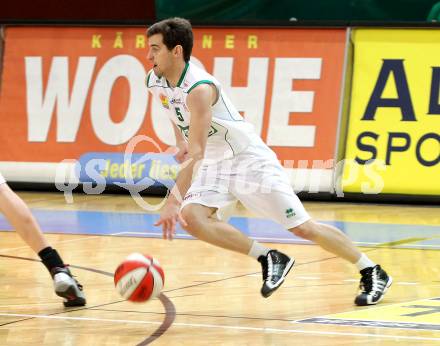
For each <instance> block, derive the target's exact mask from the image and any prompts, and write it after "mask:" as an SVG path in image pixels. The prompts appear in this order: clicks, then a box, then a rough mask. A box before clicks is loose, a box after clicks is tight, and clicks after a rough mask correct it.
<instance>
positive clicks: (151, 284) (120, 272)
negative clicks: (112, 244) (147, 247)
mask: <svg viewBox="0 0 440 346" xmlns="http://www.w3.org/2000/svg"><path fill="white" fill-rule="evenodd" d="M164 280H165V276H164V273H163V269H162V267H161V266H160V264H159V261H158V260H157V259H155V258H153V257H151V256H148V255H142V254H140V253H132V254H131V255H129V256H128V257H127V258H126V259H125V260H124V261H123V262H122V263H121V264H120V265H119V266H118V268H116V271H115V275H114V281H115V286H116V290H117V291H118V292H119V294H120V295H121V296H122V297H124V298H125V299H127V300H130V301H132V302H145V301H147V300H149V299H152V298H155V297H157V296H158V295H159V294H160V292H161V291H162V288H163V285H164Z"/></svg>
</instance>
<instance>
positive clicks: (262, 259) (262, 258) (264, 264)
mask: <svg viewBox="0 0 440 346" xmlns="http://www.w3.org/2000/svg"><path fill="white" fill-rule="evenodd" d="M258 261H259V262H260V263H261V269H262V272H263V281H266V279H267V274H268V265H267V257H266V256H260V257H259V258H258Z"/></svg>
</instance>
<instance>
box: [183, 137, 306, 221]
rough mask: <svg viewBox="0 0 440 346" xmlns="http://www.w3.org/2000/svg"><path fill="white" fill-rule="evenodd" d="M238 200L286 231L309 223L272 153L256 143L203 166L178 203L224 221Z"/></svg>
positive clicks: (206, 161) (302, 207)
mask: <svg viewBox="0 0 440 346" xmlns="http://www.w3.org/2000/svg"><path fill="white" fill-rule="evenodd" d="M237 200H239V201H240V202H241V203H242V204H243V205H244V206H245V207H246V208H248V209H249V210H250V211H252V212H253V213H255V214H256V215H257V216H258V217H263V218H267V219H271V220H273V221H275V222H278V223H279V224H281V225H283V226H284V227H285V228H286V229H290V228H293V227H296V226H299V225H301V224H302V223H304V222H306V221H307V220H309V219H310V216H309V214H308V213H307V212H306V210H305V209H304V206H303V205H302V203H301V201H300V200H299V198H298V197H297V196H296V194H295V193H294V191H293V189H292V186H291V184H290V182H289V178H288V176H287V174H286V172H285V171H284V169H283V167H282V166H281V164H280V163H279V161H278V159H277V157H276V155H275V153H274V152H273V151H272V150H271V149H270V148H269V147H267V146H266V144H265V143H264V142H263V141H262V140H261V139H259V140H258V141H256V142H255V143H253V144H251V145H250V146H249V147H248V148H247V149H246V150H245V151H243V152H241V153H239V154H238V155H236V156H235V157H233V158H232V159H227V160H222V161H220V162H212V163H211V162H209V160H205V162H204V163H203V164H202V165H201V166H200V168H199V170H198V172H197V175H196V177H195V178H194V180H193V182H192V185H191V187H190V188H189V190H188V192H187V194H186V195H185V198H184V200H183V203H182V209H183V208H184V207H185V206H187V205H188V204H192V203H195V204H201V205H204V206H207V207H212V208H217V217H218V218H219V219H221V220H224V221H226V220H227V219H228V218H229V216H230V215H229V214H230V212H231V210H232V207H233V206H234V205H235V204H236V202H237Z"/></svg>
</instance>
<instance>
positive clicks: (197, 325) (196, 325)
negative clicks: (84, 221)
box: [0, 313, 440, 341]
mask: <svg viewBox="0 0 440 346" xmlns="http://www.w3.org/2000/svg"><path fill="white" fill-rule="evenodd" d="M0 316H5V317H8V316H10V317H30V318H43V319H55V320H74V321H93V322H111V323H133V324H153V325H159V324H161V322H155V321H136V320H115V319H107V318H93V317H71V316H48V315H27V314H9V313H0ZM173 326H179V327H193V328H213V329H215V328H216V329H232V330H244V331H258V332H263V333H267V332H271V333H292V334H314V335H328V336H331V335H339V336H359V337H367V338H385V339H404V340H429V341H440V338H434V337H422V336H405V335H387V334H368V333H344V332H324V331H315V330H299V329H281V328H267V327H265V328H262V327H249V326H228V325H222V324H203V323H182V322H174V323H173Z"/></svg>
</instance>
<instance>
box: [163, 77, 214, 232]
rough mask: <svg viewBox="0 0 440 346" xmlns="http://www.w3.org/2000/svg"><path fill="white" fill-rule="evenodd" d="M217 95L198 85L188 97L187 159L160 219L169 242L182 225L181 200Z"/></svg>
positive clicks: (200, 156)
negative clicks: (176, 229) (189, 118)
mask: <svg viewBox="0 0 440 346" xmlns="http://www.w3.org/2000/svg"><path fill="white" fill-rule="evenodd" d="M215 97H216V95H215V92H214V89H213V87H212V86H211V85H208V84H201V85H199V86H197V87H196V88H194V89H193V90H192V91H191V93H190V94H189V95H188V97H187V104H188V108H189V111H190V112H191V121H190V126H189V137H188V160H186V161H185V163H184V164H183V165H182V167H181V169H180V171H179V175H178V177H177V180H176V184H175V185H174V187H173V189H172V190H171V194H170V196H169V197H168V200H167V203H166V205H165V206H164V208H163V211H162V213H161V218H160V220H159V221H158V222H157V223H156V225H162V229H163V234H164V238H166V239H172V237H173V234H174V232H175V226H176V223H177V221H179V222H181V223H182V224H183V225H184V226H185V225H186V223H185V221H184V220H183V219H182V217H181V215H180V205H181V203H182V199H183V197H184V196H185V194H186V192H187V191H188V189H189V187H190V186H191V180H192V175H193V172H194V171H195V169H197V167H198V166H197V165H198V164H199V163H200V161H201V160H202V159H203V157H204V153H205V148H206V142H207V139H208V133H209V129H210V127H211V120H212V107H211V105H212V102H213V100H214V99H215Z"/></svg>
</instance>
